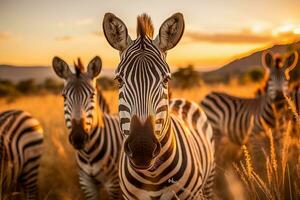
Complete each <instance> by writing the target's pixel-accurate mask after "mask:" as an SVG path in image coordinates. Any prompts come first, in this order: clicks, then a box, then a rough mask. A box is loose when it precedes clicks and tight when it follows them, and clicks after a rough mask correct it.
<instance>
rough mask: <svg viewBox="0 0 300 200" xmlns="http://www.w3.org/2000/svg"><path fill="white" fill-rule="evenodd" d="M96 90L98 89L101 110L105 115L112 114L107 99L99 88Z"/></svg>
mask: <svg viewBox="0 0 300 200" xmlns="http://www.w3.org/2000/svg"><path fill="white" fill-rule="evenodd" d="M96 88H97V92H98V104H99V107H100V110H101V111H102V112H103V113H107V114H110V109H109V106H108V104H107V102H106V99H105V98H104V96H103V94H102V92H101V90H100V88H99V87H98V86H97V87H96Z"/></svg>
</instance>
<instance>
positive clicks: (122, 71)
mask: <svg viewBox="0 0 300 200" xmlns="http://www.w3.org/2000/svg"><path fill="white" fill-rule="evenodd" d="M137 22H138V23H137V38H136V39H135V40H133V39H131V37H130V36H129V34H128V29H127V27H126V25H125V23H124V22H123V21H122V20H121V19H119V18H118V17H116V16H115V15H114V14H112V13H107V14H105V16H104V19H103V32H104V35H105V38H106V39H107V41H108V43H109V44H110V45H111V46H112V47H113V48H114V49H116V50H118V51H119V55H120V62H119V65H118V67H117V69H116V72H115V75H116V80H117V81H118V85H119V105H118V106H119V113H118V116H117V115H113V114H111V113H110V112H109V110H110V109H109V107H108V105H107V103H106V101H105V99H104V97H103V95H102V94H101V90H100V89H99V88H97V86H96V78H97V77H98V75H99V74H100V72H101V68H102V62H101V59H100V58H99V57H95V58H94V59H92V60H91V61H90V63H89V64H88V66H87V70H85V67H84V66H83V64H82V63H81V61H80V60H78V62H77V63H74V72H72V70H71V69H70V68H69V65H68V64H67V63H66V62H65V61H64V60H62V59H61V58H59V57H54V58H53V62H52V65H53V69H54V71H55V73H56V74H57V76H58V77H60V78H61V79H63V80H64V87H63V90H62V96H63V98H64V111H63V112H64V116H65V123H66V127H67V129H68V132H69V142H70V143H71V144H72V146H73V147H74V149H75V150H76V161H77V166H78V176H79V184H80V186H81V189H82V191H83V193H84V195H85V198H86V199H88V200H96V199H101V197H102V196H101V194H100V192H99V191H100V190H99V188H100V187H104V188H106V190H107V192H108V194H109V199H144V200H153V199H161V200H169V199H212V198H213V183H214V175H215V149H216V148H217V147H218V144H219V143H218V141H219V139H220V138H226V139H228V140H229V141H231V142H232V143H236V144H238V145H241V144H244V143H246V142H247V141H246V138H248V136H249V135H248V134H249V133H253V134H256V133H257V132H260V131H261V130H262V128H263V127H262V120H263V121H265V122H266V124H267V125H268V126H270V127H271V128H272V127H274V126H275V125H276V123H278V122H277V121H276V120H275V113H274V112H275V111H276V112H277V111H278V110H284V112H287V105H286V103H285V102H286V101H285V98H286V97H285V96H290V97H291V98H292V100H293V101H294V102H295V105H296V109H298V111H299V110H300V88H299V87H295V88H293V89H292V90H291V89H290V88H289V87H288V86H289V72H290V71H291V70H292V69H293V68H295V66H296V65H297V62H298V54H297V52H293V53H292V54H291V55H289V56H288V57H287V58H286V59H282V58H281V57H276V56H274V55H273V54H272V53H271V52H265V53H264V54H263V56H262V64H263V66H264V68H265V70H266V87H265V90H264V91H263V92H262V94H260V95H259V96H258V97H256V98H252V99H243V98H238V97H234V96H230V95H227V94H224V93H217V92H212V93H210V94H208V95H207V96H206V97H205V98H204V99H203V101H202V102H201V103H200V104H199V105H198V104H196V103H194V102H190V101H188V100H185V99H170V96H169V95H170V92H169V80H170V79H171V71H170V68H169V66H168V64H167V62H166V55H167V51H168V50H170V49H172V48H174V47H175V46H176V45H177V44H178V42H179V41H180V39H181V37H182V35H183V32H184V18H183V15H182V14H181V13H176V14H174V15H172V16H171V17H170V18H168V19H167V20H165V21H164V22H163V24H162V25H161V27H160V29H159V33H158V35H157V36H156V37H155V38H153V33H154V28H153V25H152V22H151V18H150V17H149V16H148V15H146V14H143V15H141V16H139V17H138V18H137ZM274 108H275V109H274ZM249 129H251V130H250V131H249ZM215 139H216V142H217V143H216V144H217V145H216V146H215V141H214V140H215ZM0 148H1V149H0V156H1V160H0V161H1V166H2V168H1V171H0V172H1V180H0V184H1V185H0V186H1V188H0V197H1V195H2V193H5V192H6V193H8V192H11V191H15V190H21V191H22V192H23V194H24V198H25V199H32V200H34V199H38V184H37V180H38V167H39V164H40V162H39V161H40V158H41V155H42V152H43V130H42V128H41V125H40V124H39V122H38V121H37V120H36V119H34V118H33V117H32V116H31V115H30V114H28V113H26V112H24V111H19V110H9V111H5V112H3V113H0ZM3 166H4V167H3Z"/></svg>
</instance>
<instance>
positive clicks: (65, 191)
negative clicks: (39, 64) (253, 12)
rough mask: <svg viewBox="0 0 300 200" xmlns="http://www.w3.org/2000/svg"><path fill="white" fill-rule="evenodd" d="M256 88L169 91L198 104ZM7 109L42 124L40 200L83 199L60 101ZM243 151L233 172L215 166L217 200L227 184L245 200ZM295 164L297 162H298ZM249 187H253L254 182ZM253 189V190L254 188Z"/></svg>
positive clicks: (46, 98)
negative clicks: (219, 178)
mask: <svg viewBox="0 0 300 200" xmlns="http://www.w3.org/2000/svg"><path fill="white" fill-rule="evenodd" d="M257 88H258V85H256V84H251V85H244V86H238V84H236V83H234V82H233V83H231V84H230V85H229V86H224V85H214V86H202V87H200V88H193V89H190V90H177V89H174V90H173V91H172V97H173V98H175V97H181V98H182V97H183V98H186V99H189V100H193V101H196V102H199V101H200V100H201V99H202V98H203V96H204V95H206V94H207V93H208V92H210V91H212V90H214V91H223V92H227V93H230V94H234V95H238V96H243V97H252V96H253V95H254V91H256V89H257ZM104 96H105V97H106V99H107V101H108V102H109V103H110V107H111V110H112V112H117V98H116V97H117V92H116V91H109V92H104ZM7 109H23V110H25V111H28V112H30V113H32V115H33V116H35V117H36V118H37V119H38V120H39V121H40V122H41V123H42V125H43V128H44V134H45V153H44V155H43V158H42V164H41V169H40V174H39V185H40V189H41V199H65V200H67V199H70V200H71V199H72V200H77V199H78V200H79V199H84V198H83V196H82V194H81V192H80V190H79V185H78V181H77V167H76V164H75V156H74V150H73V149H72V147H71V145H70V144H69V142H68V139H67V138H68V137H67V131H66V128H65V124H64V117H63V98H62V97H60V96H56V95H50V94H49V95H40V96H24V97H20V98H18V99H9V98H8V99H1V100H0V111H4V110H7ZM295 141H296V140H295ZM290 143H292V142H290ZM294 143H295V144H296V146H297V145H298V146H297V147H296V149H297V148H298V149H297V151H299V142H298V141H296V142H294ZM243 150H244V151H243V152H244V154H242V157H243V155H246V158H247V159H244V160H246V161H247V162H246V163H244V162H241V163H238V164H237V165H236V166H235V167H236V169H235V170H233V171H232V170H230V169H227V168H226V169H225V165H224V166H218V168H219V169H222V170H224V171H223V172H225V173H224V174H225V180H224V182H225V183H218V185H217V189H216V195H217V196H219V198H220V193H222V192H223V190H225V189H224V187H223V186H222V184H223V185H224V184H226V183H228V182H229V183H230V184H229V185H230V187H227V189H228V190H229V191H231V192H232V194H233V196H234V198H235V199H246V198H245V197H246V196H247V195H245V193H244V192H245V191H246V190H245V189H243V185H245V183H243V178H244V179H245V180H246V179H247V176H246V175H247V172H249V171H246V174H244V173H243V168H247V167H248V168H250V169H251V166H253V165H255V164H256V163H252V164H251V158H249V157H250V156H249V155H248V154H247V148H246V147H245V148H244V149H243ZM245 152H246V153H245ZM293 156H294V155H293ZM294 157H295V163H297V159H298V157H296V156H294ZM249 160H250V161H249ZM273 160H274V156H273ZM298 162H300V160H299V161H298ZM243 163H244V164H243ZM270 163H272V162H270ZM241 164H242V165H241ZM298 164H299V163H298ZM299 166H300V165H299ZM254 168H255V167H254ZM239 169H241V171H242V172H239V173H240V175H242V176H241V177H242V179H240V178H238V177H237V176H235V175H234V174H239V173H238V170H239ZM253 171H254V170H253ZM253 171H252V172H253ZM252 172H251V171H250V172H249V173H250V175H249V174H248V175H249V176H251V173H252ZM299 172H300V171H299ZM248 178H249V177H248ZM298 178H299V176H298ZM250 179H251V177H250ZM250 179H249V180H250ZM239 180H242V181H239ZM249 180H248V181H249ZM246 181H247V180H246ZM250 181H251V180H250ZM249 184H250V183H249ZM252 184H254V185H255V183H252ZM218 187H220V188H218ZM253 187H254V188H255V186H253ZM224 193H225V191H224ZM221 197H222V194H221ZM220 199H222V198H220Z"/></svg>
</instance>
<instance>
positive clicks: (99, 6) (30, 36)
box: [0, 0, 300, 70]
mask: <svg viewBox="0 0 300 200" xmlns="http://www.w3.org/2000/svg"><path fill="white" fill-rule="evenodd" d="M106 12H112V13H114V14H115V15H117V16H118V17H119V18H121V19H122V20H123V21H124V22H125V24H126V25H127V27H128V29H129V32H130V35H131V37H132V38H135V36H136V33H135V28H136V17H137V15H138V14H141V13H143V12H146V13H148V14H149V15H150V16H151V17H152V20H153V23H154V26H155V29H156V31H155V35H156V34H157V32H158V29H159V27H160V25H161V23H162V22H163V21H164V20H165V19H166V18H167V17H169V16H170V15H172V14H173V13H175V12H182V13H183V14H184V17H185V24H186V29H185V33H184V35H183V39H182V40H181V42H180V43H179V44H178V45H177V46H176V47H175V48H174V49H172V50H170V51H169V52H168V57H167V60H168V63H169V65H170V66H172V67H179V66H185V65H187V64H193V65H195V66H197V67H198V68H199V69H203V70H205V69H213V68H215V67H218V66H222V65H223V64H226V63H227V62H229V61H231V60H232V59H234V58H238V57H239V56H241V55H245V54H247V53H249V52H251V51H254V50H256V49H261V48H265V47H268V46H270V45H272V44H277V43H286V42H291V41H296V40H298V39H299V40H300V1H299V0H285V1H282V0H251V1H250V0H247V1H246V0H226V1H221V0H206V1H204V0H151V1H150V0H149V1H144V0H106V1H105V0H86V1H84V0H0V64H12V65H21V66H30V65H39V66H40V65H43V66H50V65H51V60H52V57H53V56H55V55H58V56H60V57H62V58H63V59H65V60H66V61H67V62H69V63H73V60H74V59H76V58H77V57H78V56H80V57H82V59H83V61H84V63H87V62H88V61H89V60H90V59H91V58H92V57H94V56H95V55H99V56H101V58H102V60H103V64H104V66H105V67H106V68H109V67H110V68H115V67H116V65H117V63H118V62H119V54H118V52H117V51H116V50H114V49H113V48H111V47H110V46H109V44H108V43H107V42H106V40H105V38H104V36H103V34H102V19H103V16H104V14H105V13H106Z"/></svg>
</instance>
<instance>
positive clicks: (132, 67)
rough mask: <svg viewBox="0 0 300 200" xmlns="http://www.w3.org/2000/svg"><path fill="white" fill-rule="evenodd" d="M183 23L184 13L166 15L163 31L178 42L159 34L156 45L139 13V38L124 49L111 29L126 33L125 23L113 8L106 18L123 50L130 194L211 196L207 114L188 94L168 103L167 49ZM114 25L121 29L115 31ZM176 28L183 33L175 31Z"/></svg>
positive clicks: (125, 187) (122, 171) (123, 164)
mask: <svg viewBox="0 0 300 200" xmlns="http://www.w3.org/2000/svg"><path fill="white" fill-rule="evenodd" d="M182 23H183V16H182V15H181V14H179V13H177V14H175V15H173V16H172V17H171V18H169V19H167V20H166V22H165V23H164V24H163V25H162V27H163V28H161V29H160V32H161V35H167V36H169V35H168V34H170V36H169V37H168V38H169V39H171V40H172V42H173V43H171V44H170V41H168V42H169V43H168V44H167V43H166V41H163V38H160V42H161V43H160V44H157V43H156V41H155V40H152V39H151V35H152V33H153V27H152V23H151V20H150V18H149V17H148V16H147V15H142V16H140V17H139V18H138V30H140V32H138V35H139V36H138V38H137V39H136V40H135V41H131V40H130V39H128V38H127V41H130V44H128V46H127V47H126V48H124V49H123V47H122V46H121V47H120V45H122V44H116V43H115V40H114V39H115V38H114V37H115V35H114V34H110V33H116V32H118V31H119V32H120V30H123V32H126V27H125V25H124V23H123V22H122V21H121V20H120V19H118V18H117V17H115V16H114V15H113V14H110V13H108V14H106V15H105V17H104V22H103V27H104V33H105V36H106V38H107V39H108V40H109V42H110V44H111V45H112V46H113V47H115V48H117V49H118V48H119V50H122V51H121V62H120V64H119V66H118V68H117V70H116V78H117V80H118V82H119V117H120V128H121V131H122V132H123V133H124V137H125V140H124V143H123V149H122V151H121V158H120V164H119V166H120V167H119V177H120V185H121V189H122V192H123V197H124V198H125V199H145V200H150V199H164V200H168V199H202V198H204V197H205V198H211V197H212V184H213V177H214V143H213V140H212V137H213V136H212V128H211V126H210V125H209V123H208V120H207V118H206V115H205V113H204V112H203V111H202V110H201V109H200V107H199V106H198V105H197V104H195V103H191V102H188V101H185V100H183V99H180V100H173V101H171V102H170V104H171V105H169V96H168V94H169V89H168V80H169V78H170V69H169V67H168V65H167V63H166V61H165V52H164V51H163V49H165V48H166V46H167V47H168V48H169V49H170V48H172V47H173V46H175V45H176V44H177V42H178V41H174V40H179V39H180V37H181V35H182V32H183V25H182ZM113 26H116V30H110V29H112V27H113ZM171 27H172V28H171ZM117 30H118V31H117ZM174 30H175V31H179V32H178V33H176V32H175V33H173V32H172V31H174ZM180 31H182V32H180ZM117 37H118V41H123V38H122V37H121V36H118V35H117ZM125 37H127V35H126V36H125ZM172 37H175V38H172ZM170 110H172V112H170Z"/></svg>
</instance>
